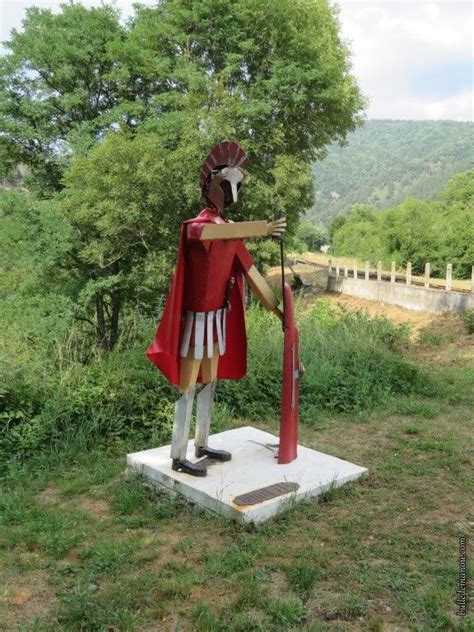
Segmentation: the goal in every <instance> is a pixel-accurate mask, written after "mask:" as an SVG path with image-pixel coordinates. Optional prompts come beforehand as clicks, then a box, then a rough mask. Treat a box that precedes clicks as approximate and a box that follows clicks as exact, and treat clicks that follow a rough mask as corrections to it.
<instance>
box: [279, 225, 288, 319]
mask: <svg viewBox="0 0 474 632" xmlns="http://www.w3.org/2000/svg"><path fill="white" fill-rule="evenodd" d="M281 217H282V215H279V216H278V219H281ZM279 240H280V266H281V297H282V300H283V322H282V324H281V326H282V329H283V331H285V314H286V309H285V307H286V305H285V303H286V301H285V253H284V251H283V235H282V236H281V237H279Z"/></svg>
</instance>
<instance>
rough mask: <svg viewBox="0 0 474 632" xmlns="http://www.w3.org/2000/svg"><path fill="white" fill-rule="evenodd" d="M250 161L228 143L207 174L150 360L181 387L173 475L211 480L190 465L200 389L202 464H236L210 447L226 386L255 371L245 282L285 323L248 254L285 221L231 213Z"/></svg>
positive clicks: (184, 231) (213, 155) (214, 154)
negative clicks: (255, 241)
mask: <svg viewBox="0 0 474 632" xmlns="http://www.w3.org/2000/svg"><path fill="white" fill-rule="evenodd" d="M246 160H247V155H246V153H245V152H244V150H243V149H242V148H241V147H240V146H239V145H238V144H237V143H234V142H230V141H222V142H221V143H219V144H218V145H216V146H215V147H214V148H213V149H212V151H211V152H210V154H209V155H208V156H207V158H206V160H205V161H204V164H203V166H202V168H201V178H200V185H201V190H202V193H203V197H204V199H205V201H206V204H207V206H206V208H204V209H203V210H202V211H201V212H200V213H199V215H198V216H197V217H195V218H193V219H190V220H188V221H186V222H184V223H183V224H182V226H181V238H180V243H179V249H178V258H177V263H176V269H175V274H174V277H173V282H172V285H171V289H170V293H169V296H168V299H167V302H166V306H165V310H164V313H163V317H162V319H161V322H160V324H159V326H158V330H157V332H156V335H155V338H154V339H153V341H152V343H151V345H150V347H149V348H148V351H147V356H148V357H149V358H150V360H151V361H152V362H153V364H154V365H155V366H156V367H158V369H159V370H160V371H161V372H162V373H163V374H164V375H165V376H166V378H167V379H168V381H169V382H170V383H171V384H174V385H176V386H177V387H178V388H179V390H180V391H181V393H182V395H181V397H180V399H179V400H178V401H177V402H176V406H175V418H174V425H173V437H172V446H171V458H172V468H173V469H174V470H177V471H181V472H185V473H187V474H191V475H193V476H205V475H206V473H207V471H206V468H205V467H204V466H203V464H202V463H199V462H197V463H192V462H191V461H189V460H188V459H187V458H186V451H187V445H188V436H189V428H190V422H191V416H192V410H193V402H194V396H195V388H196V383H198V382H201V383H203V384H204V387H203V388H202V390H201V391H200V392H199V393H198V395H197V398H196V399H197V415H196V436H195V448H196V457H204V456H207V457H209V458H211V459H215V460H218V461H228V460H230V459H231V454H230V453H229V452H226V451H224V450H214V449H212V448H211V447H209V445H208V438H209V427H210V423H211V413H212V404H213V399H214V392H215V388H216V381H217V380H218V379H232V380H238V379H240V378H242V377H243V376H244V375H245V373H246V369H247V358H246V356H247V339H246V334H245V317H244V294H243V279H244V277H245V279H246V280H247V283H248V284H249V286H250V287H251V289H252V290H253V292H254V293H255V294H256V296H257V297H258V299H259V300H260V301H261V303H262V304H263V305H264V307H265V308H266V309H268V310H270V311H272V312H274V313H275V314H277V315H278V317H279V318H282V313H281V311H280V310H279V308H278V299H277V297H276V296H275V294H274V292H273V290H272V289H271V288H270V287H269V285H268V284H267V283H266V281H265V279H264V278H263V277H262V276H261V274H260V273H259V272H258V270H257V269H256V268H255V266H254V264H253V261H252V257H251V256H250V254H249V252H248V251H247V249H246V248H245V246H244V243H243V239H245V238H248V237H280V238H281V237H282V236H283V233H284V231H285V228H286V220H285V219H284V218H282V219H278V220H276V221H273V222H267V221H266V220H263V221H249V222H236V223H232V222H230V221H229V220H228V219H226V218H225V217H224V209H226V208H227V207H229V206H230V205H231V204H232V203H233V202H236V201H237V196H238V191H239V189H240V186H241V185H242V182H243V180H244V173H243V171H242V170H241V169H240V167H241V166H242V165H243V163H244V162H245V161H246Z"/></svg>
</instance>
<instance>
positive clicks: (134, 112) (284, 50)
mask: <svg viewBox="0 0 474 632" xmlns="http://www.w3.org/2000/svg"><path fill="white" fill-rule="evenodd" d="M5 45H6V47H7V50H8V53H7V54H6V55H4V57H3V58H2V62H1V66H0V101H1V103H2V106H1V109H0V125H1V127H0V131H1V132H2V135H1V138H2V156H3V155H5V156H7V155H8V156H9V157H10V158H9V160H8V162H7V165H6V166H10V167H12V166H15V164H16V163H17V162H19V161H22V162H25V163H26V164H28V165H31V167H32V168H33V170H34V172H35V173H36V174H37V175H38V177H39V178H40V179H42V185H43V189H44V188H46V189H53V190H54V189H57V188H59V187H60V186H61V183H60V179H61V174H62V172H63V169H64V166H65V165H67V163H68V162H69V161H70V158H71V157H72V156H73V155H75V154H76V153H77V152H78V151H84V150H86V149H87V148H89V147H90V146H92V145H93V144H95V143H96V142H97V141H98V140H99V139H100V138H101V137H102V136H103V134H104V132H105V131H106V130H110V129H115V128H125V129H130V130H135V129H137V128H138V127H139V126H140V125H141V124H145V125H146V127H147V129H149V130H150V131H151V130H153V131H154V132H155V133H157V134H158V135H159V136H160V138H161V139H162V140H163V141H164V142H165V143H167V144H168V145H169V146H176V144H177V143H179V142H180V131H181V128H182V126H183V124H185V123H186V121H187V120H188V117H189V112H190V109H191V110H194V111H195V112H199V119H200V120H199V129H200V132H201V134H202V141H203V143H204V144H205V145H206V147H207V143H208V141H209V137H210V138H212V139H213V140H220V139H221V138H222V137H223V136H226V135H232V136H235V137H236V138H238V139H239V140H241V141H242V142H244V144H245V146H246V147H247V148H248V149H249V150H250V152H251V155H252V157H254V156H256V157H258V161H259V162H260V167H261V169H262V171H263V173H266V174H267V177H268V176H269V175H270V171H271V170H272V169H274V168H275V166H276V165H277V162H276V161H275V157H276V156H277V155H282V156H285V155H286V156H290V157H292V159H293V160H296V161H297V162H302V163H303V164H304V163H307V162H308V159H310V158H314V157H315V156H316V155H317V153H318V151H319V150H321V149H322V148H323V147H324V146H325V145H327V144H328V143H330V142H331V141H332V140H335V139H341V140H342V139H343V138H344V137H345V135H346V132H347V131H348V130H351V129H354V127H355V123H356V121H357V120H358V112H359V111H360V110H361V107H362V100H361V97H360V94H359V91H358V88H357V86H356V84H355V81H354V77H353V76H352V75H351V74H350V73H349V68H350V67H349V62H348V52H347V49H346V47H345V46H344V45H343V43H342V42H341V40H340V37H339V24H338V21H337V14H336V11H335V10H334V9H333V8H331V7H330V6H329V5H328V3H327V2H326V1H325V0H318V1H317V2H313V1H309V0H297V1H294V0H292V1H291V2H290V1H289V0H285V1H284V2H279V3H274V2H271V1H270V0H264V1H263V2H262V1H260V2H258V3H257V2H256V1H255V0H244V1H242V2H238V3H236V2H232V1H231V0H219V1H218V0H206V2H202V1H201V0H192V1H191V2H189V1H187V0H164V1H163V2H160V3H158V4H157V5H156V6H154V7H143V6H140V5H135V13H134V15H133V16H132V18H131V19H130V20H129V21H128V22H127V23H126V24H125V25H121V24H120V21H119V13H118V11H117V10H116V8H115V7H113V6H112V5H102V6H101V7H97V8H90V9H88V8H86V7H84V6H82V5H81V4H79V3H74V4H63V5H61V11H60V12H59V13H58V14H53V13H52V11H50V10H45V9H39V8H36V7H32V8H30V9H28V10H27V12H26V17H25V19H24V21H23V29H22V31H20V32H17V31H13V32H12V34H11V38H10V40H9V41H8V42H6V44H5ZM199 150H200V151H201V153H202V145H201V146H200V147H199ZM298 158H299V159H298ZM296 171H297V170H296V169H294V173H296Z"/></svg>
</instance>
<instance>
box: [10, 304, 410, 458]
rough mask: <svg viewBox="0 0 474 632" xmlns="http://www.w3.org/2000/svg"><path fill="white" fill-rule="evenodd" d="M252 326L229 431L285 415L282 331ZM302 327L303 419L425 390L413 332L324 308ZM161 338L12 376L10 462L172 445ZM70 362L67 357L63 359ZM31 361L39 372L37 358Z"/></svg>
mask: <svg viewBox="0 0 474 632" xmlns="http://www.w3.org/2000/svg"><path fill="white" fill-rule="evenodd" d="M247 328H248V338H249V357H248V373H247V376H246V377H245V378H244V379H243V380H241V381H239V382H233V381H222V382H221V383H220V384H219V388H218V390H217V401H216V410H215V412H216V421H217V425H218V426H219V429H220V428H222V427H225V426H226V425H227V424H228V422H229V419H230V417H231V416H232V417H234V418H244V419H251V420H255V419H265V418H273V419H275V418H278V417H279V412H280V395H281V366H282V343H283V335H282V331H281V325H280V323H279V321H278V320H277V319H276V318H275V317H274V316H273V315H271V314H268V313H267V312H265V311H264V310H263V309H261V308H260V307H259V306H258V305H257V304H252V305H251V306H250V308H249V310H248V312H247ZM299 328H300V340H301V359H302V362H303V363H304V365H305V368H306V372H305V374H304V376H303V377H302V379H301V391H300V402H301V403H300V417H301V420H302V421H306V422H313V421H314V419H315V418H316V416H317V415H318V414H320V413H321V412H322V411H329V412H338V413H351V412H353V411H360V410H366V409H370V408H371V407H373V406H374V405H376V404H378V403H380V402H381V401H383V400H384V399H385V398H386V397H388V396H390V395H392V394H412V393H413V394H416V393H418V392H421V391H422V381H421V379H420V370H419V369H418V368H417V367H415V366H414V365H413V364H411V363H409V362H407V361H405V360H404V359H403V358H402V356H401V354H400V352H401V351H402V350H403V348H404V347H405V346H406V345H407V344H408V331H407V330H406V328H404V327H401V326H395V325H392V324H391V323H390V322H389V321H387V320H384V319H370V318H368V317H367V316H366V315H364V314H362V313H342V315H339V316H338V315H336V314H335V312H334V311H333V309H332V308H331V307H330V306H329V304H328V303H326V302H324V301H322V300H319V301H317V302H316V303H314V305H313V306H312V307H311V308H310V309H307V310H306V311H302V313H301V314H300V317H299ZM153 330H154V324H152V323H150V326H149V327H146V328H143V327H142V328H141V331H140V333H139V334H137V337H136V339H135V342H134V343H132V344H130V345H129V346H128V348H123V347H121V346H120V345H119V346H118V347H117V348H116V349H114V351H113V352H111V353H110V354H108V355H107V356H106V357H105V358H102V359H101V358H100V357H93V358H92V359H91V360H90V361H89V362H88V363H86V364H84V363H81V362H80V361H79V360H71V361H70V362H69V363H64V362H63V363H59V364H58V363H57V364H56V366H54V364H53V362H52V360H50V364H49V365H48V368H49V371H46V370H44V371H43V372H39V371H38V370H29V371H26V370H25V371H16V372H12V371H11V370H9V371H6V373H8V374H9V375H8V379H7V380H6V381H5V382H4V384H5V386H4V387H3V390H2V392H0V416H1V417H0V418H1V419H3V422H4V424H3V432H2V434H1V444H0V450H2V451H3V454H5V455H6V454H7V453H12V452H13V453H20V454H23V455H28V454H29V453H31V452H32V451H33V450H37V449H39V448H44V447H46V446H61V445H63V444H64V442H67V441H75V442H77V441H80V442H81V445H83V446H84V448H87V446H90V445H93V444H94V443H95V442H96V441H98V440H101V441H115V440H122V439H130V438H133V439H134V443H135V445H137V446H138V445H142V446H143V445H146V443H147V442H150V443H151V442H153V444H154V445H157V444H160V443H163V442H166V441H168V440H169V439H170V436H171V427H172V421H173V410H174V402H175V400H176V399H177V397H178V392H177V390H176V389H174V388H173V387H171V386H169V385H168V384H167V383H166V381H165V380H164V378H163V377H162V376H161V374H160V373H159V372H158V371H157V370H155V369H154V367H153V366H152V365H151V364H150V363H149V361H148V360H147V359H146V357H145V355H144V351H145V349H146V347H147V344H148V342H149V340H150V338H151V336H152V334H153ZM68 344H69V343H68ZM63 355H64V354H63V353H62V352H58V353H57V357H58V358H61V357H63ZM33 359H34V360H35V362H36V363H37V364H38V363H39V362H40V359H38V358H34V356H33ZM25 362H26V364H29V365H31V366H33V367H35V366H37V364H35V362H33V360H32V359H31V358H30V359H28V360H26V359H25ZM47 373H48V375H46V374H47Z"/></svg>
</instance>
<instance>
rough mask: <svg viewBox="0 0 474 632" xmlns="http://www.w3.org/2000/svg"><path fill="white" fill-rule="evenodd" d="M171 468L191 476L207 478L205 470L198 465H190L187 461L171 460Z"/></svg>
mask: <svg viewBox="0 0 474 632" xmlns="http://www.w3.org/2000/svg"><path fill="white" fill-rule="evenodd" d="M171 468H172V469H173V470H175V471H176V472H183V473H184V474H190V475H191V476H207V470H206V468H205V467H203V466H202V465H201V464H200V463H191V461H188V459H173V463H172V465H171Z"/></svg>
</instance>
